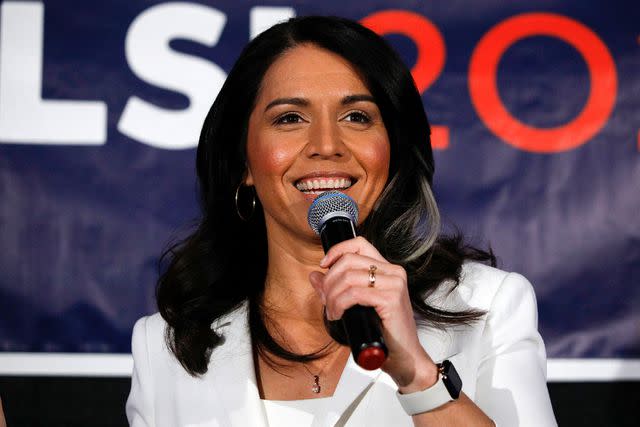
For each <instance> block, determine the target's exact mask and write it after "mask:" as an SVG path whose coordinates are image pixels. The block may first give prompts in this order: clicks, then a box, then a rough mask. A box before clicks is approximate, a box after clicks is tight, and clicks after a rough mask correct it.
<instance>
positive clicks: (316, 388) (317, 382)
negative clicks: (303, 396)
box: [302, 347, 340, 394]
mask: <svg viewBox="0 0 640 427" xmlns="http://www.w3.org/2000/svg"><path fill="white" fill-rule="evenodd" d="M335 353H336V354H338V355H339V354H340V347H339V348H338V350H337V351H336V352H335ZM336 357H338V356H336ZM332 359H335V358H327V361H326V362H324V365H322V368H321V369H320V370H319V371H318V373H317V374H314V373H313V372H311V370H310V369H309V368H308V367H307V364H306V363H304V362H302V367H303V368H304V369H305V371H307V372H308V373H309V375H311V376H312V377H313V385H312V386H311V391H312V392H313V393H315V394H318V393H320V392H321V391H322V387H321V386H320V375H321V374H322V372H323V371H324V370H325V368H326V367H327V366H328V365H329V362H330V361H331V360H332Z"/></svg>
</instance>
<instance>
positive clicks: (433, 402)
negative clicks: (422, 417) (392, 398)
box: [396, 360, 462, 415]
mask: <svg viewBox="0 0 640 427" xmlns="http://www.w3.org/2000/svg"><path fill="white" fill-rule="evenodd" d="M437 366H438V376H439V378H438V381H436V383H435V384H434V385H432V386H431V387H429V388H428V389H426V390H422V391H416V392H415V393H409V394H400V392H398V391H396V396H397V397H398V400H399V401H400V404H401V405H402V408H403V409H404V411H405V412H406V413H407V414H409V415H416V414H421V413H423V412H428V411H432V410H434V409H436V408H438V407H440V406H442V405H444V404H445V403H448V402H451V401H452V400H456V399H457V398H458V397H459V396H460V391H461V390H462V380H461V379H460V376H459V375H458V372H457V371H456V368H455V367H454V366H453V363H451V362H450V361H448V360H445V361H443V362H442V363H438V364H437Z"/></svg>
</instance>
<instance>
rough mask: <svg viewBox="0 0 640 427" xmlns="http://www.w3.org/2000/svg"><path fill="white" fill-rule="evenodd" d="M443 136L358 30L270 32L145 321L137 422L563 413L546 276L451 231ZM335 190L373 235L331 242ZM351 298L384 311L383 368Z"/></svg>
mask: <svg viewBox="0 0 640 427" xmlns="http://www.w3.org/2000/svg"><path fill="white" fill-rule="evenodd" d="M429 134H430V130H429V124H428V122H427V119H426V116H425V114H424V110H423V106H422V100H421V97H420V95H419V93H418V92H417V90H416V88H415V84H414V82H413V80H412V78H411V74H410V72H409V70H408V69H407V68H406V67H405V66H404V65H403V64H402V62H401V60H400V59H399V58H398V56H397V55H396V54H395V52H394V51H393V50H392V49H391V48H390V47H389V46H388V45H387V44H386V43H385V42H384V40H383V39H381V38H380V37H379V36H377V35H376V34H374V33H373V32H371V31H369V30H367V29H366V28H364V27H362V26H360V25H359V24H357V23H354V22H351V21H348V20H344V19H339V18H327V17H305V18H296V19H292V20H290V21H288V22H286V23H282V24H278V25H276V26H274V27H272V28H271V29H269V30H267V31H265V32H264V33H262V34H261V35H259V36H258V37H256V38H255V39H254V40H253V41H252V42H251V43H250V44H249V45H248V46H247V47H246V48H245V49H244V51H243V52H242V54H241V55H240V57H239V58H238V60H237V62H236V64H235V65H234V67H233V69H232V70H231V72H230V73H229V76H228V79H227V81H226V82H225V85H224V87H223V88H222V90H221V91H220V93H219V95H218V97H217V98H216V100H215V102H214V104H213V106H212V107H211V110H210V111H209V114H208V116H207V118H206V120H205V123H204V126H203V129H202V133H201V138H200V143H199V145H198V152H197V171H198V179H199V184H200V197H201V207H202V218H201V220H200V222H199V224H198V227H197V229H196V230H195V231H194V232H193V233H192V234H191V235H190V236H189V237H188V238H187V239H185V240H184V241H183V242H181V243H180V244H178V245H176V246H174V247H172V248H171V249H170V250H168V251H167V252H166V254H165V255H166V259H167V261H168V263H167V266H166V270H165V271H164V273H163V274H162V276H161V277H160V280H159V282H158V286H157V299H158V307H159V311H160V313H159V314H156V315H154V316H149V317H146V318H143V319H141V320H140V321H138V323H137V324H136V326H135V328H134V334H133V344H132V349H133V356H134V366H135V368H134V374H133V379H132V388H131V393H130V396H129V400H128V402H127V415H128V417H129V421H130V423H131V424H132V425H134V426H151V425H157V426H162V425H167V426H170V425H171V426H175V425H211V426H223V425H224V426H228V425H232V426H246V425H252V426H262V425H272V426H274V425H295V426H304V425H309V426H310V425H331V426H333V425H341V426H342V425H344V426H348V425H353V426H355V425H394V426H405V425H407V426H408V425H418V426H428V425H452V426H484V425H487V426H489V425H493V424H494V423H495V424H497V425H505V426H517V425H523V426H524V425H535V426H552V425H555V420H554V416H553V412H552V410H551V406H550V403H549V397H548V394H547V390H546V384H545V354H544V344H543V343H542V340H541V338H540V335H539V334H538V332H537V324H536V321H537V320H536V305H535V296H534V294H533V290H532V288H531V285H530V284H529V283H528V282H527V281H526V279H524V278H523V277H522V276H520V275H517V274H512V273H506V272H502V271H500V270H497V269H495V268H493V267H491V266H487V265H485V263H488V264H491V265H493V264H495V259H494V257H493V255H492V254H491V253H487V252H484V251H482V250H479V249H474V248H471V247H469V246H466V245H465V244H464V243H463V242H462V239H461V238H459V237H454V238H449V237H446V236H441V235H440V234H439V233H440V224H439V214H438V210H437V207H436V203H435V200H434V197H433V193H432V191H431V184H432V178H433V170H434V168H433V155H432V151H431V146H430V144H429ZM326 190H338V191H341V192H343V193H345V194H347V195H348V196H350V197H351V198H352V199H353V200H355V202H356V203H357V205H358V208H359V210H360V219H359V223H358V231H359V234H360V236H361V237H357V238H354V239H351V240H347V241H344V242H342V243H338V244H337V245H335V246H333V247H332V248H331V249H330V250H329V251H328V252H327V254H326V255H325V254H324V253H323V249H322V245H321V242H320V239H319V238H318V236H317V235H316V234H315V233H314V232H313V231H312V230H311V229H310V228H309V226H308V224H307V221H306V216H307V211H308V209H309V206H310V205H311V203H312V202H313V200H314V198H315V197H316V196H317V194H318V193H322V192H324V191H326ZM246 196H248V197H246ZM247 206H249V207H248V208H247ZM254 208H255V209H254ZM246 212H252V213H253V215H251V216H250V217H248V215H246V214H245V213H246ZM354 305H362V306H368V307H372V308H373V309H374V310H375V312H376V314H377V315H378V317H379V318H380V322H381V328H382V334H383V338H384V341H385V343H386V345H387V348H388V358H387V360H386V361H385V363H384V364H383V365H382V367H381V369H377V370H373V371H366V370H363V369H361V368H360V367H359V366H357V365H356V364H355V363H354V361H353V360H352V358H350V357H349V347H348V339H347V336H346V334H345V330H344V328H343V326H342V323H341V322H340V319H341V318H342V315H343V313H344V312H345V310H346V309H348V308H350V307H352V306H354Z"/></svg>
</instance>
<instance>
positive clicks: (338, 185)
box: [296, 178, 351, 194]
mask: <svg viewBox="0 0 640 427" xmlns="http://www.w3.org/2000/svg"><path fill="white" fill-rule="evenodd" d="M349 187H351V180H350V179H349V178H315V179H307V180H303V181H299V182H297V183H296V188H297V189H298V190H300V191H304V192H308V193H311V194H320V193H323V192H325V191H327V190H345V189H347V188H349Z"/></svg>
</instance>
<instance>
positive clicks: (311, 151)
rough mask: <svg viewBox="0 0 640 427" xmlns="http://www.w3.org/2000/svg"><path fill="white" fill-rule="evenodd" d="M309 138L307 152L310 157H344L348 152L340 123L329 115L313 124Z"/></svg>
mask: <svg viewBox="0 0 640 427" xmlns="http://www.w3.org/2000/svg"><path fill="white" fill-rule="evenodd" d="M308 139H309V140H308V142H307V145H306V147H305V154H306V155H307V156H308V157H310V158H316V159H336V158H343V157H345V156H346V154H347V152H348V150H347V147H346V145H345V144H344V142H343V140H342V136H341V134H340V129H339V127H338V124H337V123H336V122H335V121H333V120H331V119H330V118H328V117H326V118H322V119H321V120H316V121H315V122H314V123H312V124H311V126H310V127H309V135H308Z"/></svg>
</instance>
